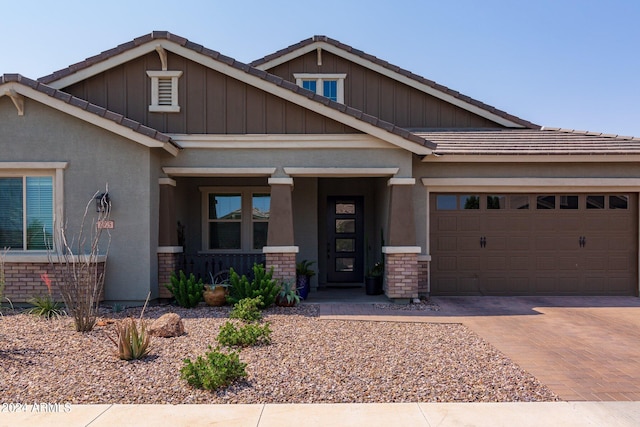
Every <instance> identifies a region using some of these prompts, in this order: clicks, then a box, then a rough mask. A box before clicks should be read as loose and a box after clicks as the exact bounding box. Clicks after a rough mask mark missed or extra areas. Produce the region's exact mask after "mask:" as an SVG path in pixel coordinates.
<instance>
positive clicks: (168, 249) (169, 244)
mask: <svg viewBox="0 0 640 427" xmlns="http://www.w3.org/2000/svg"><path fill="white" fill-rule="evenodd" d="M158 184H159V185H160V203H159V209H158V298H171V292H169V290H168V289H167V288H166V287H165V286H164V285H165V284H167V283H169V278H170V277H171V273H172V272H175V271H177V270H178V269H179V268H180V263H181V259H182V256H181V254H182V252H183V248H182V246H178V229H177V223H176V204H175V188H176V181H175V180H173V179H171V178H160V179H159V180H158Z"/></svg>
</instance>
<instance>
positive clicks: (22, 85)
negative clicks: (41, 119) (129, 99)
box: [0, 74, 178, 155]
mask: <svg viewBox="0 0 640 427" xmlns="http://www.w3.org/2000/svg"><path fill="white" fill-rule="evenodd" d="M2 96H10V97H12V99H19V97H21V96H23V97H27V98H30V99H33V100H34V101H37V102H40V103H42V104H44V105H47V106H49V107H51V108H54V109H56V110H59V111H62V112H64V113H66V114H69V115H71V116H74V117H77V118H79V119H81V120H84V121H86V122H89V123H91V124H93V125H96V126H98V127H101V128H103V129H106V130H109V131H111V132H113V133H115V134H117V135H120V136H122V137H125V138H127V139H130V140H132V141H135V142H137V143H139V144H142V145H144V146H147V147H158V148H163V149H165V150H166V151H168V152H169V153H171V154H173V155H176V154H177V153H178V147H176V146H175V145H174V144H173V142H172V141H171V138H170V137H169V136H168V135H165V134H162V133H160V132H158V131H156V130H155V129H151V128H149V127H147V126H144V125H142V124H141V123H139V122H136V121H134V120H131V119H129V118H127V117H124V116H123V115H121V114H118V113H114V112H113V111H109V110H107V109H105V108H103V107H100V106H98V105H94V104H91V103H89V102H87V101H85V100H82V99H80V98H76V97H74V96H71V95H69V94H68V93H65V92H62V91H60V90H57V89H54V88H52V87H49V86H47V85H45V84H43V83H39V82H37V81H35V80H32V79H29V78H26V77H23V76H21V75H19V74H4V75H2V76H0V97H2ZM14 103H15V101H14ZM19 113H20V111H19Z"/></svg>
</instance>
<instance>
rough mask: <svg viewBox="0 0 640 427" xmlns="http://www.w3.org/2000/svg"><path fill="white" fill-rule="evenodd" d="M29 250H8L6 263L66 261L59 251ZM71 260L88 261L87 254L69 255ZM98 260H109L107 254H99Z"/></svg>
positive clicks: (55, 262)
mask: <svg viewBox="0 0 640 427" xmlns="http://www.w3.org/2000/svg"><path fill="white" fill-rule="evenodd" d="M27 252H28V251H19V250H18V251H15V252H11V251H9V252H7V255H6V256H5V258H4V263H5V264H12V263H20V262H30V263H52V264H63V263H65V262H66V259H64V258H65V256H66V255H62V254H58V253H52V254H46V253H27ZM69 258H70V260H74V261H75V262H86V256H85V255H73V256H70V257H69ZM96 260H97V262H105V261H106V260H107V256H106V255H98V256H97V257H96Z"/></svg>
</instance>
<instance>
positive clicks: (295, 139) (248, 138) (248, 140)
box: [168, 134, 398, 150]
mask: <svg viewBox="0 0 640 427" xmlns="http://www.w3.org/2000/svg"><path fill="white" fill-rule="evenodd" d="M168 135H169V136H170V137H171V139H172V140H173V141H174V142H175V143H176V144H178V145H179V146H180V147H182V148H207V149H212V148H236V149H237V148H243V149H244V148H249V149H260V150H264V149H270V148H276V149H278V148H281V149H289V148H302V149H309V148H321V149H328V148H330V149H343V148H357V149H394V148H398V147H397V146H396V145H393V144H391V143H389V142H387V141H383V140H381V139H379V138H376V137H373V136H371V135H367V134H332V135H322V134H295V135H292V134H249V135H211V134H189V135H185V134H168Z"/></svg>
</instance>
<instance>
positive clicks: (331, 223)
mask: <svg viewBox="0 0 640 427" xmlns="http://www.w3.org/2000/svg"><path fill="white" fill-rule="evenodd" d="M362 200H363V199H362V197H361V196H353V197H345V196H339V197H337V196H331V197H329V198H328V199H327V258H328V259H327V270H328V271H327V281H328V282H330V283H350V282H360V283H362V280H363V276H364V242H363V238H364V213H363V201H362Z"/></svg>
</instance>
